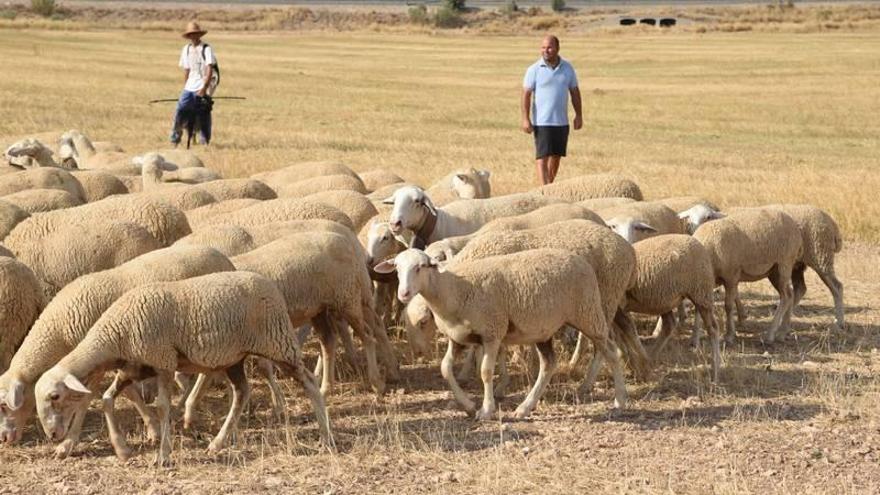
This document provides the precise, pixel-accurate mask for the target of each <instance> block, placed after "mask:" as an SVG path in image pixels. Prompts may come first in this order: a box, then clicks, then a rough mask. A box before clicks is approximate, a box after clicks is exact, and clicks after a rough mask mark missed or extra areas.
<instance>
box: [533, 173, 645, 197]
mask: <svg viewBox="0 0 880 495" xmlns="http://www.w3.org/2000/svg"><path fill="white" fill-rule="evenodd" d="M535 193H537V194H541V195H543V196H550V197H554V198H560V199H564V200H566V201H571V202H574V201H583V200H585V199H594V198H615V197H618V198H632V199H635V200H636V201H641V200H642V199H643V197H642V190H641V189H639V186H638V184H636V183H635V182H633V181H631V180H629V179H627V178H626V177H623V176H620V175H615V174H594V175H580V176H578V177H573V178H571V179H566V180H562V181H558V182H554V183H552V184H547V185H544V186H541V187H539V188H537V189H535Z"/></svg>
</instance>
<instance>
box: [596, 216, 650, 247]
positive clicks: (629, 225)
mask: <svg viewBox="0 0 880 495" xmlns="http://www.w3.org/2000/svg"><path fill="white" fill-rule="evenodd" d="M605 225H607V226H608V227H609V228H610V229H611V230H613V231H614V233H615V234H617V235H619V236H620V237H623V238H624V239H626V242H628V243H630V244H635V243H637V242H639V241H641V240H644V239H647V238H648V237H651V236H653V235H655V234H657V229H655V228H654V227H651V226H650V225H648V224H646V223H644V222H641V221H639V220H637V219H635V218H632V217H614V218H611V219H608V220H606V221H605Z"/></svg>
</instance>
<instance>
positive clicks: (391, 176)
mask: <svg viewBox="0 0 880 495" xmlns="http://www.w3.org/2000/svg"><path fill="white" fill-rule="evenodd" d="M358 176H359V177H360V178H361V181H362V182H363V183H364V187H365V188H366V189H367V193H371V192H373V191H375V190H376V189H379V188H380V187H384V186H387V185H390V184H398V183H402V182H405V181H404V180H403V179H402V178H401V177H400V176H399V175H397V174H395V173H394V172H392V171H390V170H386V169H384V168H377V169H373V170H368V171H366V172H361V173H359V174H358ZM386 196H387V195H386ZM382 197H383V198H384V197H385V196H382Z"/></svg>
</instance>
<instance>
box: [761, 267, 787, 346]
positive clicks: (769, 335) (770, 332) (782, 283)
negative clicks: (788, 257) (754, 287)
mask: <svg viewBox="0 0 880 495" xmlns="http://www.w3.org/2000/svg"><path fill="white" fill-rule="evenodd" d="M790 277H791V269H790V268H788V267H784V266H781V265H776V266H775V267H774V268H773V269H772V270H770V276H769V277H768V278H769V279H770V283H771V284H772V285H773V287H774V288H775V289H776V291H777V292H778V293H779V305H778V306H777V307H776V312H775V313H774V314H773V321H772V322H771V323H770V328H768V329H767V332H766V333H765V334H764V340H765V342H767V343H773V342H774V341H775V340H776V333H777V332H779V337H780V340H782V337H783V336H784V335H785V334H786V333H787V332H788V328H789V321H790V319H791V304H792V301H793V299H794V295H793V292H794V289H792V287H791V280H790Z"/></svg>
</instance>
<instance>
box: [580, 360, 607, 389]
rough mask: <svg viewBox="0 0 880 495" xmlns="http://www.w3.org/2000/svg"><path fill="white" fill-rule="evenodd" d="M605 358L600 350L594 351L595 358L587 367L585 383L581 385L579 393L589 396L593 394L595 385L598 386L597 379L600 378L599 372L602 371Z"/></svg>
mask: <svg viewBox="0 0 880 495" xmlns="http://www.w3.org/2000/svg"><path fill="white" fill-rule="evenodd" d="M602 362H603V357H602V353H600V352H598V350H594V351H593V358H592V359H590V364H589V366H587V373H586V375H584V381H583V383H581V386H580V389H579V390H578V393H580V394H589V393H592V392H593V385H595V384H596V378H597V377H598V376H599V370H601V369H602Z"/></svg>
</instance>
